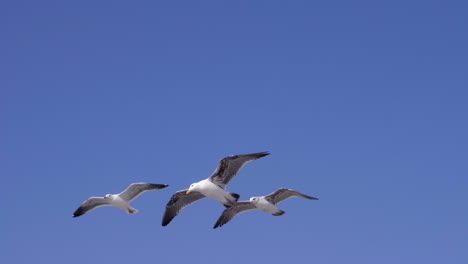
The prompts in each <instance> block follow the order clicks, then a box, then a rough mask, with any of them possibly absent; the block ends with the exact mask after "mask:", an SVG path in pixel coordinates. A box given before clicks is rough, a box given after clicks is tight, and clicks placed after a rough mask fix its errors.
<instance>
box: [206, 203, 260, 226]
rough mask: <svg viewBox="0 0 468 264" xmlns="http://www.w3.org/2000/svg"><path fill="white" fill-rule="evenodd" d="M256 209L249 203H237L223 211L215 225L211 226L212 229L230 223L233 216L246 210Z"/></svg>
mask: <svg viewBox="0 0 468 264" xmlns="http://www.w3.org/2000/svg"><path fill="white" fill-rule="evenodd" d="M256 208H257V207H256V206H255V205H254V204H253V203H251V202H249V201H242V202H237V203H236V204H235V205H233V206H231V207H229V208H227V209H225V210H224V211H223V213H222V214H221V216H220V217H219V218H218V221H216V224H215V225H214V226H213V228H217V227H221V226H223V225H224V224H226V223H227V222H229V221H231V219H232V218H234V216H236V215H237V214H239V213H242V212H244V211H248V210H253V209H256Z"/></svg>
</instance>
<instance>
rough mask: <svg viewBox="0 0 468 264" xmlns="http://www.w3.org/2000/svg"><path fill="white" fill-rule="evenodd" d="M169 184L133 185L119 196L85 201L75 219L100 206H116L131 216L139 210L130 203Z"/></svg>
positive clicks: (142, 183) (112, 195)
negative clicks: (143, 194) (141, 195)
mask: <svg viewBox="0 0 468 264" xmlns="http://www.w3.org/2000/svg"><path fill="white" fill-rule="evenodd" d="M167 186H169V185H167V184H156V183H145V182H139V183H132V184H130V186H128V188H127V189H125V190H124V191H123V192H121V193H119V194H107V195H106V196H104V197H90V198H89V199H88V200H86V201H84V202H83V203H82V204H81V205H80V207H78V209H76V211H75V212H74V213H73V217H77V216H80V215H83V214H85V213H86V212H88V211H90V210H92V209H94V208H96V207H100V206H114V207H117V208H119V209H122V210H124V211H126V212H127V213H129V214H133V213H136V212H138V210H137V209H135V208H133V207H132V206H130V202H131V201H133V200H134V199H135V198H137V197H138V196H139V195H140V194H142V193H144V192H146V191H149V190H156V189H162V188H166V187H167Z"/></svg>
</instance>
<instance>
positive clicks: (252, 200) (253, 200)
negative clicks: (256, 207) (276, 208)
mask: <svg viewBox="0 0 468 264" xmlns="http://www.w3.org/2000/svg"><path fill="white" fill-rule="evenodd" d="M259 200H260V198H259V197H251V198H250V200H249V201H250V202H251V203H253V204H257V203H258V201H259Z"/></svg>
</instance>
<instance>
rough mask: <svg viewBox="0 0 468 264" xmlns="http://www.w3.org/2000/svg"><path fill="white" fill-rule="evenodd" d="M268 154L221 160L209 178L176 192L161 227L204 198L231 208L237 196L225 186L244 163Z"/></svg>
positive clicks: (244, 155)
mask: <svg viewBox="0 0 468 264" xmlns="http://www.w3.org/2000/svg"><path fill="white" fill-rule="evenodd" d="M269 154H270V153H268V152H258V153H251V154H243V155H233V156H228V157H225V158H223V159H221V160H220V161H219V164H218V167H217V168H216V170H215V171H214V173H213V174H212V175H211V176H210V177H209V178H207V179H204V180H202V181H199V182H196V183H193V184H192V185H190V187H189V188H188V189H186V190H182V191H178V192H176V193H175V194H174V195H173V196H172V197H171V199H170V200H169V202H168V203H167V205H166V211H165V212H164V216H163V219H162V225H163V226H166V225H168V224H169V223H170V222H171V221H172V219H173V218H174V217H175V216H176V215H177V214H178V213H179V212H180V210H182V208H184V207H185V206H187V205H189V204H191V203H193V202H195V201H197V200H200V199H202V198H205V197H209V198H212V199H215V200H218V201H220V202H221V203H222V204H223V205H224V206H226V207H230V206H232V205H233V204H235V203H236V202H237V200H238V199H239V194H236V193H231V192H227V191H226V190H225V189H226V185H227V184H228V183H229V181H230V180H231V179H232V178H233V177H234V176H235V175H236V174H237V172H238V171H239V170H240V168H242V166H244V164H245V163H247V162H249V161H252V160H256V159H258V158H261V157H264V156H266V155H269Z"/></svg>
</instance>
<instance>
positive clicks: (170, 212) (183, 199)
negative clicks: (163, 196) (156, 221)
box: [162, 190, 205, 226]
mask: <svg viewBox="0 0 468 264" xmlns="http://www.w3.org/2000/svg"><path fill="white" fill-rule="evenodd" d="M204 197H205V195H203V194H201V193H199V192H196V191H192V192H191V193H190V194H187V190H182V191H178V192H176V193H175V194H174V195H172V197H171V199H170V200H169V202H167V205H166V211H165V212H164V216H163V219H162V225H163V226H167V225H168V224H169V223H170V222H171V221H172V219H173V218H174V217H175V216H176V215H177V214H179V212H180V210H182V208H184V207H185V206H187V205H189V204H191V203H193V202H195V201H197V200H200V199H202V198H204Z"/></svg>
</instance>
